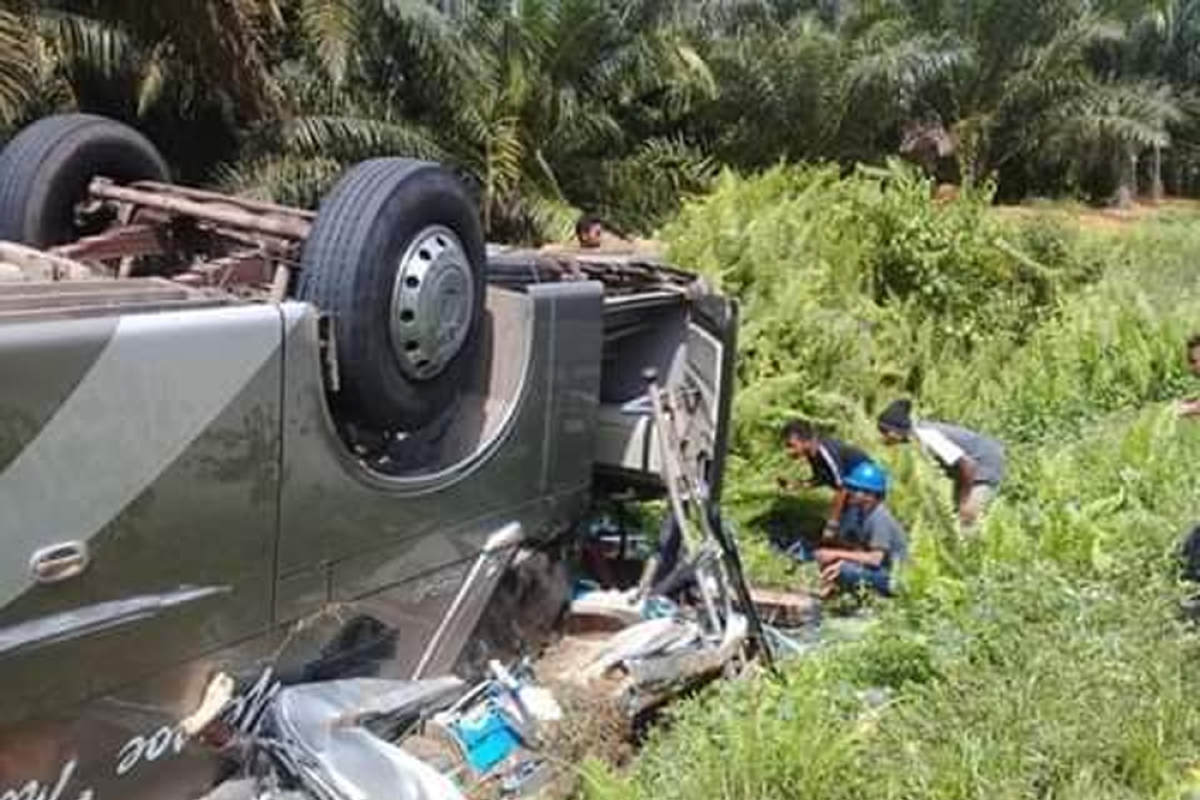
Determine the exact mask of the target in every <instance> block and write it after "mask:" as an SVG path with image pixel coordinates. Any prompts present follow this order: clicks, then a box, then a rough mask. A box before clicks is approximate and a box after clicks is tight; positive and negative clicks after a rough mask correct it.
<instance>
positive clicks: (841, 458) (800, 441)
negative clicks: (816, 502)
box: [780, 419, 871, 536]
mask: <svg viewBox="0 0 1200 800" xmlns="http://www.w3.org/2000/svg"><path fill="white" fill-rule="evenodd" d="M783 446H784V448H785V449H786V450H787V452H788V455H790V456H791V457H792V458H794V459H796V460H799V459H804V460H806V461H808V465H809V468H810V470H811V472H812V477H811V478H809V479H808V480H803V481H794V480H788V479H786V478H781V479H780V486H781V488H784V489H811V488H815V487H818V486H821V487H826V488H829V489H833V491H834V495H833V502H832V504H831V505H830V509H829V516H828V517H827V519H826V522H825V533H826V534H827V535H830V536H832V535H833V534H836V532H837V530H838V526H839V525H840V524H841V518H842V510H843V508H845V504H846V491H845V480H846V476H847V475H849V474H850V473H851V472H852V471H853V470H854V468H855V467H857V466H858V465H859V464H862V463H865V462H869V461H870V460H871V458H870V456H868V455H867V454H866V453H864V452H863V451H862V450H860V449H859V448H857V447H855V446H854V445H851V444H846V443H845V442H842V441H839V440H837V439H826V438H822V437H819V436H818V435H817V432H816V430H815V429H814V428H813V426H812V425H811V424H809V423H807V422H805V421H804V420H799V419H793V420H789V421H788V422H787V423H786V424H785V425H784V426H783Z"/></svg>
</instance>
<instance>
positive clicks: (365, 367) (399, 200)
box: [298, 158, 486, 431]
mask: <svg viewBox="0 0 1200 800" xmlns="http://www.w3.org/2000/svg"><path fill="white" fill-rule="evenodd" d="M485 254H486V251H485V249H484V241H483V232H482V229H481V227H480V222H479V213H478V211H477V210H476V208H475V205H474V204H473V203H472V202H471V200H470V198H469V197H468V196H467V193H466V190H465V189H464V187H463V185H462V184H461V183H460V182H459V181H458V179H457V178H455V176H454V175H453V174H452V173H450V172H449V171H448V170H446V169H444V168H443V167H440V166H438V165H436V164H430V163H426V162H422V161H411V160H408V159H394V158H393V159H376V160H372V161H366V162H363V163H361V164H359V165H358V166H356V167H354V168H353V169H351V170H350V171H349V172H347V173H346V175H345V176H343V177H342V179H341V180H340V181H339V182H338V184H337V185H336V186H335V187H334V188H333V190H332V191H331V192H330V193H329V195H328V196H327V197H326V198H325V200H324V201H323V202H322V203H321V208H320V211H319V213H318V214H317V219H316V221H315V222H314V223H313V227H312V231H311V232H310V233H309V236H308V239H307V240H306V241H305V243H304V250H303V253H302V256H301V275H300V283H299V288H298V294H299V297H300V299H302V300H307V301H309V302H312V303H314V304H315V305H316V306H317V307H318V308H320V309H321V310H322V311H324V312H326V313H328V314H330V315H331V317H332V319H333V333H334V341H335V342H336V353H337V363H338V378H339V392H338V394H337V396H336V398H335V402H336V406H337V410H338V411H339V413H344V414H346V415H348V416H349V418H350V419H352V420H353V421H355V422H358V423H362V424H365V425H368V426H373V427H376V428H378V429H382V430H388V431H414V430H417V429H419V428H420V427H422V426H423V425H426V424H427V423H429V422H430V421H431V420H432V419H433V418H434V417H436V416H437V415H438V413H439V412H441V411H444V410H445V409H446V408H447V407H448V406H449V405H450V403H451V402H452V401H453V399H454V398H455V396H456V394H457V393H458V392H459V390H460V388H461V386H462V384H463V381H464V378H465V376H466V370H468V369H470V368H471V366H472V365H473V363H474V361H475V358H474V354H475V352H476V349H477V339H478V333H479V326H480V321H481V319H482V317H483V308H484V292H485V274H484V269H485Z"/></svg>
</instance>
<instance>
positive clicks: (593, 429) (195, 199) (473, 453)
mask: <svg viewBox="0 0 1200 800" xmlns="http://www.w3.org/2000/svg"><path fill="white" fill-rule="evenodd" d="M168 180H169V179H168V175H167V169H166V167H165V165H164V162H163V160H162V158H161V157H160V156H159V154H158V153H157V152H156V151H155V149H154V148H153V146H152V145H151V144H150V143H149V142H148V141H146V140H145V139H144V138H143V137H141V136H140V135H139V134H137V133H136V132H135V131H133V130H131V129H129V128H127V127H124V126H122V125H119V124H117V123H115V122H112V121H109V120H105V119H102V118H98V117H93V116H87V115H67V116H58V117H52V118H48V119H44V120H42V121H40V122H37V123H35V124H34V125H32V126H31V127H29V128H27V129H26V130H24V131H23V132H22V133H20V134H19V135H17V136H16V137H15V138H14V139H13V140H12V141H11V142H10V143H9V144H8V145H7V147H6V148H5V149H4V150H3V152H2V153H0V375H2V376H3V380H0V542H2V543H3V549H2V550H0V687H2V689H0V691H3V699H2V701H0V798H3V800H85V799H86V800H108V799H109V798H119V800H179V799H180V798H184V797H195V796H199V795H201V794H203V793H204V792H205V791H206V790H207V789H208V788H209V787H210V786H211V785H212V784H213V783H214V781H215V780H217V779H218V778H219V777H220V770H221V763H220V760H219V759H218V758H216V757H214V755H213V754H212V751H211V750H210V749H207V748H204V747H200V746H198V745H197V744H196V743H195V742H193V741H192V740H191V738H190V736H189V734H188V732H187V731H186V730H185V729H183V728H182V727H181V726H180V721H181V720H182V719H184V718H185V717H187V716H188V715H189V714H190V713H192V712H193V710H194V709H195V708H196V707H197V706H198V705H199V704H200V703H201V701H202V699H203V698H202V695H203V693H204V691H205V687H206V686H207V685H208V684H209V683H210V681H211V679H212V676H213V675H214V674H217V673H224V674H228V675H232V676H234V677H235V678H236V679H237V682H238V690H237V696H236V700H235V704H234V705H235V707H234V708H233V709H232V710H231V712H230V713H229V714H227V715H226V719H227V720H228V721H229V723H230V724H231V725H232V726H234V727H237V726H239V725H241V726H246V725H251V724H253V721H254V718H255V715H256V713H257V712H258V711H259V710H261V708H262V707H263V705H264V704H265V703H266V702H268V701H269V698H270V695H271V693H272V692H274V691H276V690H277V688H278V687H279V686H280V685H281V684H282V685H288V684H298V683H304V682H311V681H325V680H330V679H336V678H340V677H345V676H376V677H385V678H402V679H403V678H411V677H422V676H435V675H441V674H447V673H449V672H452V671H453V670H455V669H456V668H457V667H458V666H459V664H460V662H461V661H462V660H463V659H464V658H467V657H469V656H470V655H471V652H470V651H471V650H472V649H473V647H475V646H477V645H478V643H479V641H480V640H481V639H482V638H484V634H483V632H481V630H480V628H481V624H482V623H481V620H482V619H484V618H485V616H486V613H485V612H486V611H487V608H486V606H489V605H490V604H492V603H493V602H494V599H493V598H494V597H495V593H496V587H497V586H498V585H499V584H500V583H501V582H502V581H503V578H504V575H505V574H506V572H507V571H508V570H510V569H512V567H513V564H514V563H515V561H516V560H518V559H519V558H521V556H522V554H528V553H537V554H541V556H542V557H544V558H546V559H548V560H551V561H552V560H553V559H554V558H555V555H554V554H555V553H556V552H557V551H556V547H557V546H558V545H559V544H560V543H561V542H563V540H564V539H568V538H569V537H570V536H571V533H572V531H573V530H575V528H576V525H577V523H578V521H579V520H580V519H581V517H582V516H583V515H584V514H585V513H586V512H587V509H588V507H589V505H590V503H591V502H592V500H593V498H594V497H595V496H596V494H597V493H600V492H628V491H632V492H636V493H640V494H641V495H643V496H645V495H647V494H648V495H653V494H654V493H655V492H661V491H662V474H661V471H662V464H661V459H660V458H659V456H658V451H657V450H656V448H655V447H654V446H653V439H654V436H655V434H654V427H653V425H652V424H651V421H650V420H649V418H648V413H647V411H646V409H645V406H644V404H639V400H641V399H642V398H643V396H644V393H645V383H644V380H643V372H644V370H646V368H653V369H654V370H656V371H657V374H658V375H659V376H661V377H660V380H661V382H662V385H663V387H664V389H665V391H667V392H669V393H670V394H671V395H672V396H673V397H675V398H677V399H678V403H677V404H676V408H677V413H675V414H674V415H673V418H672V424H673V425H674V426H675V430H676V432H677V434H678V436H679V440H680V442H682V443H683V447H682V450H681V452H683V453H684V454H685V456H686V458H687V459H688V460H689V461H690V468H692V469H694V470H695V471H696V474H700V475H703V476H704V477H705V479H706V481H707V482H708V486H709V488H710V491H712V492H713V493H716V492H718V491H719V485H720V477H721V476H720V473H721V469H722V462H723V455H724V450H725V446H726V443H725V437H726V429H727V422H728V419H727V418H728V414H729V401H730V385H731V380H732V375H731V363H732V362H731V360H732V357H733V332H734V328H735V320H734V314H733V310H732V308H731V306H730V304H729V303H728V302H726V301H725V300H723V299H722V298H720V297H719V296H716V295H714V294H713V293H711V292H710V291H708V290H707V289H706V287H705V286H704V285H703V283H702V282H701V281H698V280H697V279H695V277H694V276H691V275H688V274H687V273H684V272H681V271H678V270H674V269H670V268H667V267H665V266H662V265H658V264H654V263H650V262H648V261H646V260H645V259H642V258H639V257H637V256H634V255H631V254H612V253H600V254H595V255H590V256H587V255H585V254H582V253H577V254H572V253H560V254H548V253H545V252H538V253H528V252H519V251H492V252H490V253H489V251H488V250H487V249H486V248H485V244H484V241H483V238H482V234H481V230H480V225H479V222H478V215H477V213H476V210H475V208H474V207H473V205H472V203H471V201H470V199H469V198H468V196H467V195H466V193H465V192H464V189H463V188H462V186H461V185H460V184H459V182H458V181H457V180H456V179H455V177H454V176H453V175H452V174H451V173H450V172H448V171H447V170H445V169H443V168H441V167H438V166H436V165H432V164H427V163H421V162H415V161H407V160H400V159H382V160H375V161H370V162H366V163H363V164H361V165H359V166H357V167H355V168H354V169H352V170H350V171H349V172H348V173H347V174H346V175H345V176H344V177H343V178H342V179H341V181H340V182H339V183H338V184H337V186H336V187H335V188H334V189H333V191H332V192H331V193H330V194H329V195H328V196H327V197H326V198H325V200H324V201H323V203H322V204H321V207H320V210H319V211H318V212H316V213H310V212H306V211H301V210H297V209H292V208H286V207H281V206H276V205H272V204H268V203H264V202H256V201H251V200H246V199H243V198H235V197H229V196H224V195H220V194H216V193H210V192H206V191H200V190H196V189H190V188H185V187H181V186H178V185H174V184H171V183H169V182H168ZM509 607H511V608H514V609H517V611H518V612H519V611H520V609H521V608H522V604H521V603H519V602H518V603H515V604H510V606H509ZM530 613H535V612H533V611H532V610H530ZM516 616H519V614H516ZM505 621H506V620H501V622H505ZM507 622H511V623H512V624H513V625H517V624H520V623H522V622H524V621H522V620H518V619H511V620H507ZM534 622H536V620H535V621H534ZM493 623H495V620H493Z"/></svg>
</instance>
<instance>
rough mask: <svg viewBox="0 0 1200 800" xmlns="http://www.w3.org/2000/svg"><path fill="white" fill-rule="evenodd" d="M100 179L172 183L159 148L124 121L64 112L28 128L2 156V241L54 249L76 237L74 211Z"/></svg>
mask: <svg viewBox="0 0 1200 800" xmlns="http://www.w3.org/2000/svg"><path fill="white" fill-rule="evenodd" d="M98 177H104V178H111V179H112V180H113V181H115V182H117V183H132V182H134V181H142V180H150V181H164V182H165V181H168V180H169V179H170V176H169V172H168V169H167V164H166V162H165V161H163V158H162V156H161V155H159V152H158V150H157V149H155V147H154V145H152V144H151V143H150V142H149V140H147V139H146V137H144V136H142V135H141V134H140V133H138V132H137V131H135V130H134V129H133V128H130V127H128V126H127V125H122V124H121V123H119V122H114V121H113V120H110V119H105V118H104V117H97V116H93V115H91V114H62V115H59V116H54V117H46V118H44V119H41V120H39V121H37V122H35V123H33V124H32V125H30V126H28V127H27V128H25V129H24V130H22V131H21V132H20V133H18V134H17V135H16V136H15V137H13V139H12V140H11V141H10V142H9V143H8V145H7V146H5V148H4V150H3V151H2V152H0V239H7V240H8V241H13V242H20V243H22V244H27V245H29V246H30V247H52V246H54V245H57V244H62V243H64V242H68V241H71V240H73V239H76V238H78V237H79V235H80V234H81V233H83V232H81V231H79V230H77V229H76V226H75V209H76V207H77V206H78V204H79V203H80V202H81V201H83V200H84V199H85V198H86V195H87V187H88V184H90V183H91V182H92V179H94V178H98Z"/></svg>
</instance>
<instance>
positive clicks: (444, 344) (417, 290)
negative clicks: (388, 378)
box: [391, 225, 476, 380]
mask: <svg viewBox="0 0 1200 800" xmlns="http://www.w3.org/2000/svg"><path fill="white" fill-rule="evenodd" d="M471 272H472V271H471V261H470V259H469V258H468V257H467V252H466V250H465V248H463V245H462V242H461V241H459V238H458V236H456V235H455V234H454V232H453V231H451V230H450V229H449V228H445V227H442V226H440V225H434V226H431V227H428V228H424V229H423V230H421V232H420V233H418V234H417V235H416V236H415V237H413V240H412V242H411V243H410V244H409V246H408V249H407V250H405V251H404V255H403V256H401V258H400V268H399V269H398V270H397V271H396V283H395V287H394V289H393V292H392V314H391V334H392V346H393V347H394V348H395V351H396V357H397V360H398V361H399V363H400V369H401V371H402V372H403V373H404V374H405V375H406V376H407V377H409V378H412V379H414V380H428V379H430V378H433V377H435V376H436V375H438V374H439V373H440V372H441V371H442V370H444V369H445V368H446V365H447V364H449V363H450V361H451V360H452V359H453V358H454V356H456V355H457V354H458V352H459V350H461V349H462V347H463V344H464V343H465V342H466V340H467V335H468V334H469V333H470V330H471V319H472V317H473V316H474V314H473V312H474V309H475V302H476V298H475V286H474V281H473V280H472V278H471Z"/></svg>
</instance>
